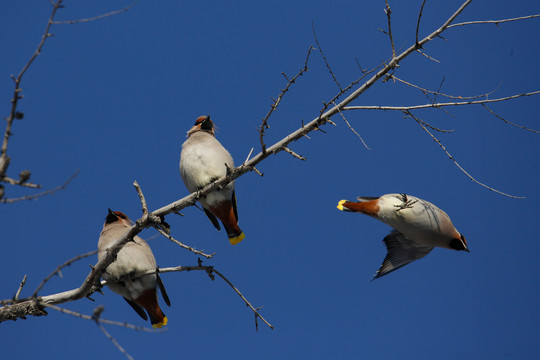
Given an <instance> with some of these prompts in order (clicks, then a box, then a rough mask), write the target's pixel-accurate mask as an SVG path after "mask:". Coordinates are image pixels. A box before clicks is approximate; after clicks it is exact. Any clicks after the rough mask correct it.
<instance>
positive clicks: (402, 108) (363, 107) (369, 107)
mask: <svg viewBox="0 0 540 360" xmlns="http://www.w3.org/2000/svg"><path fill="white" fill-rule="evenodd" d="M538 94H540V90H539V91H532V92H529V93H524V94H518V95H512V96H507V97H503V98H498V99H487V100H476V101H461V102H447V103H436V104H425V105H412V106H378V105H360V106H346V107H344V108H343V109H342V110H394V111H396V110H397V111H407V110H417V109H428V108H439V107H444V106H459V105H475V104H482V105H483V104H488V103H494V102H500V101H506V100H512V99H517V98H520V97H523V96H532V95H538Z"/></svg>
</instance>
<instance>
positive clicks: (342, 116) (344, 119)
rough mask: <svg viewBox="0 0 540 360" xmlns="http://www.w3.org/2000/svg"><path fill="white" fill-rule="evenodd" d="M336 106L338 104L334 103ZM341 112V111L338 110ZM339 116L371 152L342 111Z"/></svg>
mask: <svg viewBox="0 0 540 360" xmlns="http://www.w3.org/2000/svg"><path fill="white" fill-rule="evenodd" d="M334 105H336V103H334ZM338 110H339V109H338ZM339 114H340V115H341V118H342V119H343V121H345V123H346V124H347V126H348V127H349V130H351V131H352V132H353V133H355V134H356V136H358V138H359V139H360V141H361V142H362V144H364V147H365V148H366V149H367V150H371V149H370V147H369V146H367V144H366V142H365V141H364V139H362V137H361V136H360V134H359V133H358V132H356V130H355V129H354V128H353V127H352V125H351V124H350V123H349V121H348V120H347V118H346V117H345V115H343V113H342V112H341V110H339Z"/></svg>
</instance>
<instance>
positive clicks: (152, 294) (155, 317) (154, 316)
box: [136, 288, 168, 329]
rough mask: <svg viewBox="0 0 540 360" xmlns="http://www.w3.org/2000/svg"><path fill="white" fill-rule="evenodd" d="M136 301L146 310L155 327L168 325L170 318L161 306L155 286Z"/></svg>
mask: <svg viewBox="0 0 540 360" xmlns="http://www.w3.org/2000/svg"><path fill="white" fill-rule="evenodd" d="M136 302H137V304H139V305H141V306H142V307H143V308H144V309H145V310H146V312H147V313H148V316H149V317H150V322H151V323H152V327H153V328H154V329H156V328H161V327H163V326H165V325H167V322H168V319H167V317H166V316H165V314H164V313H163V311H161V308H160V307H159V304H158V300H157V293H156V289H155V288H153V289H149V290H146V291H145V292H143V293H142V295H141V296H139V297H138V298H137V300H136Z"/></svg>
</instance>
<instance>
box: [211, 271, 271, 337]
mask: <svg viewBox="0 0 540 360" xmlns="http://www.w3.org/2000/svg"><path fill="white" fill-rule="evenodd" d="M212 272H214V273H216V274H217V276H219V277H220V278H222V279H223V280H224V281H225V282H226V283H227V284H229V286H230V287H231V288H233V290H234V291H235V292H236V293H237V294H238V296H240V297H241V298H242V300H244V302H245V303H246V305H247V306H249V308H250V309H251V310H252V311H253V313H254V314H255V318H257V317H258V318H259V319H261V320H262V321H263V322H264V323H265V324H266V325H268V327H269V328H270V329H272V330H274V326H272V325H271V324H270V323H269V322H268V321H266V319H265V318H264V317H263V316H262V315H261V314H259V311H258V310H257V309H255V308H254V307H253V305H251V303H250V302H249V301H248V299H246V298H245V297H244V295H242V293H241V292H240V290H238V289H237V288H236V286H234V285H233V283H231V282H230V281H229V279H227V278H226V277H225V276H223V274H222V273H220V272H219V271H217V270H216V269H214V268H212ZM256 326H257V324H256Z"/></svg>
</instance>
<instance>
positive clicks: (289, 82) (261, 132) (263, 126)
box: [259, 46, 313, 154]
mask: <svg viewBox="0 0 540 360" xmlns="http://www.w3.org/2000/svg"><path fill="white" fill-rule="evenodd" d="M312 50H313V46H310V47H309V49H308V51H307V55H306V61H305V62H304V67H302V68H301V69H300V71H299V72H298V74H296V75H295V76H294V77H293V78H292V79H289V78H287V75H285V74H284V73H282V74H283V76H284V77H285V79H287V85H286V86H285V88H284V89H283V90H281V92H280V93H279V96H278V97H277V99H275V100H274V103H273V104H272V105H270V110H269V111H268V113H267V114H266V116H265V117H264V118H263V119H262V122H261V126H260V127H259V140H260V142H261V149H262V150H261V151H262V153H263V154H265V153H266V144H265V143H264V132H265V130H266V129H268V128H270V126H269V125H268V119H269V118H270V116H271V115H272V114H273V113H274V111H276V109H277V107H278V106H279V103H280V102H281V100H282V99H283V96H285V93H286V92H287V91H289V88H290V87H291V85H292V84H294V83H295V82H296V79H298V78H299V77H300V76H302V75H304V73H305V72H306V71H308V61H309V56H310V55H311V51H312Z"/></svg>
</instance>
